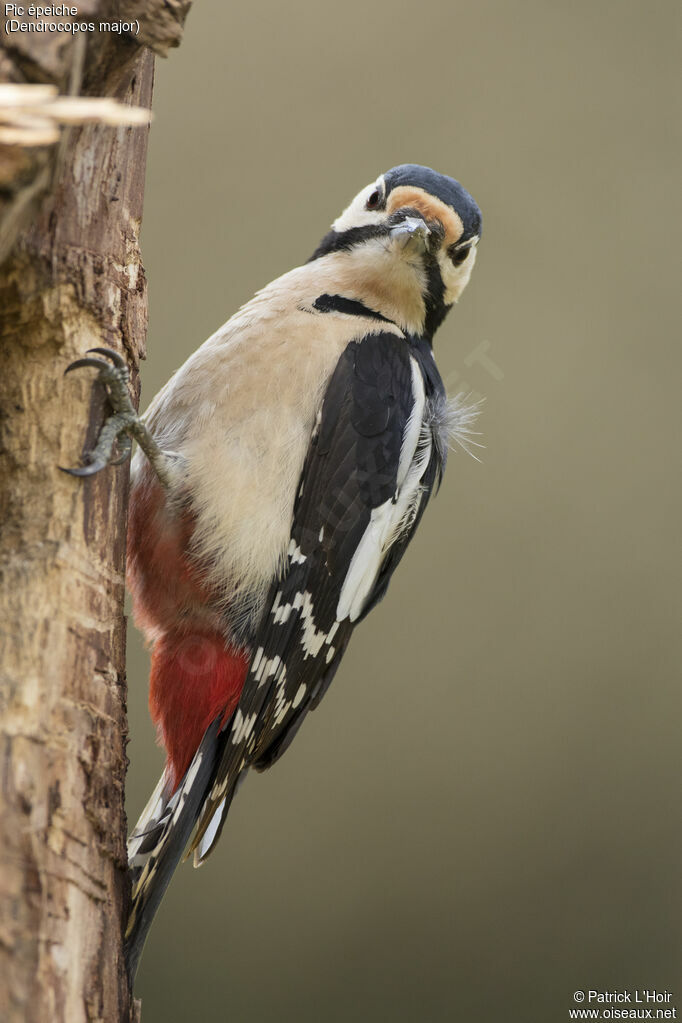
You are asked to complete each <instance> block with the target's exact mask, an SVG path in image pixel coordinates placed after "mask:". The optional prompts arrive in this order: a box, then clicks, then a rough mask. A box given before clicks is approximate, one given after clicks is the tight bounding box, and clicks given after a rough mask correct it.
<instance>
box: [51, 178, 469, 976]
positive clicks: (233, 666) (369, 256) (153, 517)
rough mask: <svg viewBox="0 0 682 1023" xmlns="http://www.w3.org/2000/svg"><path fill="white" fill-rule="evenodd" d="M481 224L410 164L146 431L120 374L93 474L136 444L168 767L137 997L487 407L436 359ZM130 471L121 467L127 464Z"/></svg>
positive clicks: (132, 581) (285, 280)
mask: <svg viewBox="0 0 682 1023" xmlns="http://www.w3.org/2000/svg"><path fill="white" fill-rule="evenodd" d="M480 235H481V215H480V212H479V209H478V207H477V205H476V203H475V202H474V200H473V199H472V198H471V196H470V195H469V194H468V193H467V192H466V191H465V190H464V188H463V187H462V186H461V185H460V184H459V183H458V182H457V181H455V180H453V179H452V178H449V177H446V176H444V175H441V174H437V173H436V172H435V171H433V170H430V169H429V168H426V167H421V166H418V165H416V164H405V165H402V166H399V167H394V168H393V169H392V170H390V171H388V172H387V173H385V174H382V175H381V176H380V177H379V178H378V179H377V180H376V181H374V182H372V183H371V184H369V185H367V187H366V188H363V189H362V191H361V192H360V193H359V194H358V195H357V196H356V197H355V198H354V199H353V200H352V202H351V203H350V205H349V206H348V207H347V208H346V209H345V210H344V212H343V213H342V214H341V215H340V216H339V217H338V218H337V220H335V221H334V223H333V225H332V228H331V230H330V231H329V233H328V234H326V235H325V236H324V238H323V239H322V241H321V242H320V244H319V245H318V247H317V249H316V250H315V251H314V253H313V255H312V256H311V258H310V259H309V260H308V261H307V262H306V263H305V264H303V265H302V266H299V267H297V268H296V269H294V270H291V271H290V272H289V273H287V274H284V276H282V277H280V278H278V279H277V280H275V281H273V282H272V283H271V284H269V285H268V286H267V287H266V288H264V289H263V290H262V291H260V292H258V293H257V294H256V296H255V297H254V298H253V299H252V300H251V301H250V302H248V303H247V304H246V305H245V306H243V307H242V308H241V309H240V310H239V311H238V312H237V313H236V314H235V315H234V316H233V317H232V318H231V319H230V320H228V322H227V323H226V324H225V325H224V326H222V327H221V328H220V329H219V330H218V331H216V333H215V334H213V336H212V337H210V338H209V339H208V340H207V341H206V342H205V343H204V344H203V345H202V346H201V347H200V348H199V349H198V350H197V351H196V352H194V354H193V355H191V356H190V357H189V359H188V360H187V362H185V364H184V365H183V366H182V367H181V368H180V369H179V370H178V371H177V372H176V373H175V375H174V376H173V377H172V378H171V379H170V380H169V382H168V383H167V384H166V386H165V387H164V388H163V389H162V390H161V391H160V392H159V394H158V395H157V396H156V397H155V398H154V400H153V401H152V403H151V405H150V407H149V410H148V412H147V414H146V416H145V417H144V420H142V419H140V418H138V417H137V415H136V414H135V411H134V409H133V407H132V404H131V402H130V398H129V395H128V390H127V370H126V368H125V364H124V362H123V360H122V359H121V358H120V356H116V353H113V352H110V351H109V350H108V349H94V350H93V351H95V352H97V353H99V354H100V355H105V356H109V357H110V358H111V360H112V363H113V365H109V363H107V362H105V361H104V360H102V359H97V358H85V359H80V360H78V361H77V362H76V363H74V364H73V365H72V366H71V367H69V368H70V369H74V368H77V367H80V366H93V365H94V366H96V367H97V368H98V369H99V373H100V378H101V380H102V381H103V382H104V383H105V385H106V387H107V390H108V394H109V399H110V401H111V404H112V406H113V408H114V415H113V416H112V418H111V420H110V421H109V422H108V423H107V424H105V426H104V427H103V430H102V433H101V435H100V438H99V441H98V444H97V447H96V449H95V451H94V452H93V454H92V456H91V459H90V462H89V464H88V465H86V466H84V467H83V468H80V469H75V470H67V471H71V472H73V473H74V474H75V475H91V474H92V473H94V472H97V471H99V470H100V469H102V468H103V467H104V466H105V465H106V464H107V463H108V462H110V455H111V451H112V448H113V446H114V442H115V440H116V439H117V438H118V439H119V442H120V443H119V447H120V448H121V456H122V457H126V456H127V454H128V453H129V450H130V438H131V437H134V438H135V439H136V440H137V441H138V443H139V448H138V450H137V452H136V454H135V457H134V459H133V463H132V472H131V493H130V517H129V539H128V566H127V572H128V583H129V587H130V590H131V592H132V595H133V603H134V614H135V618H136V620H137V622H138V624H139V625H140V626H141V627H142V629H143V630H144V632H145V634H146V636H147V638H148V639H149V640H150V642H151V650H152V653H151V678H150V695H149V700H150V709H151V715H152V718H153V720H154V722H155V723H156V725H157V728H158V733H159V737H160V740H161V742H162V744H163V746H164V747H165V750H166V754H167V763H166V767H165V770H164V773H163V775H162V777H161V779H160V780H159V783H158V785H157V788H156V790H155V791H154V793H153V795H152V797H151V799H150V801H149V803H148V805H147V807H146V809H145V810H144V812H143V813H142V816H141V817H140V820H139V821H138V823H137V825H136V827H135V829H134V831H133V833H132V834H131V837H130V841H129V858H130V870H131V874H132V882H133V890H132V891H133V894H132V899H133V901H132V909H131V913H130V919H129V922H128V929H127V934H126V941H127V957H128V966H129V971H130V975H131V977H134V974H135V969H136V966H137V962H138V959H139V956H140V953H141V950H142V946H143V944H144V941H145V938H146V934H147V931H148V929H149V926H150V924H151V920H152V917H153V915H154V913H155V911H156V909H157V907H158V905H159V903H160V901H161V898H162V896H163V894H164V892H165V890H166V888H167V886H168V883H169V881H170V878H171V875H172V873H173V871H174V870H175V867H176V866H177V864H178V862H179V861H180V858H181V856H182V854H183V852H184V850H185V848H186V847H187V846H188V845H189V849H188V853H187V855H189V854H190V853H193V854H194V862H195V865H199V864H200V863H202V862H203V861H204V860H205V859H206V857H207V856H208V854H209V852H210V851H211V849H212V848H213V847H214V846H215V843H216V841H217V840H218V837H219V835H220V832H221V829H222V827H223V823H224V821H225V817H226V814H227V812H228V809H229V806H230V803H231V801H232V799H233V797H234V794H235V791H236V789H237V786H238V784H239V782H240V781H241V780H242V779H243V778H244V776H245V774H246V772H247V771H248V770H249V768H251V767H253V768H255V769H256V770H258V771H262V770H265V769H266V768H268V767H270V766H271V765H272V764H274V763H275V761H276V760H278V759H279V757H281V755H282V754H283V753H284V751H285V750H286V749H287V747H288V746H289V744H290V743H291V741H292V739H293V737H294V736H295V734H296V732H297V731H298V729H299V728H300V726H301V724H302V722H303V720H304V718H305V717H306V715H307V713H308V712H309V711H310V710H313V709H314V708H315V707H317V705H318V704H319V702H320V700H321V699H322V697H323V696H324V694H325V693H326V691H327V689H328V688H329V685H330V683H331V681H332V679H333V677H334V674H335V672H336V670H337V668H338V665H339V662H340V660H341V658H342V656H343V653H344V651H345V649H346V647H347V645H348V642H349V640H350V636H351V633H352V632H353V629H354V628H355V626H356V625H357V623H358V622H359V621H361V620H362V619H363V618H364V617H365V615H367V613H368V612H369V611H370V610H371V609H372V608H373V607H374V606H375V605H376V604H377V602H378V601H379V600H381V598H382V597H383V596H384V594H385V592H386V588H387V586H388V583H389V580H390V578H391V575H392V573H393V571H394V570H395V568H396V566H397V565H398V562H399V561H400V559H401V558H402V556H403V553H404V552H405V549H406V547H407V545H408V543H409V541H410V539H411V537H412V535H413V534H414V531H415V529H416V527H417V525H418V523H419V521H420V519H421V516H422V513H423V511H424V508H425V506H426V504H427V502H428V500H429V497H430V495H431V493H432V491H433V490H434V489H435V488H437V486H438V485H439V483H440V480H441V477H442V473H443V470H444V468H445V462H446V455H447V451H448V446H449V444H450V443H451V441H452V440H453V438H454V439H455V440H456V441H458V442H459V443H460V444H462V446H465V447H466V446H467V441H470V440H471V427H472V423H473V420H474V418H475V415H476V413H477V409H476V408H474V407H471V406H467V404H466V402H465V401H464V400H463V398H462V396H459V397H458V398H456V399H454V400H452V401H448V399H447V397H446V393H445V389H444V386H443V383H442V381H441V378H440V375H439V373H438V370H437V368H436V364H435V361H434V355H433V349H432V340H433V335H434V333H435V331H436V330H437V328H438V327H439V326H440V324H441V323H442V321H443V319H444V317H445V316H446V314H447V312H448V310H449V309H450V307H451V306H452V305H453V303H454V302H456V301H457V299H458V298H459V296H460V294H461V293H462V290H463V289H464V287H465V286H466V284H467V282H468V280H469V277H470V275H471V271H472V268H473V265H474V261H475V259H476V247H477V244H478V241H479V238H480ZM118 460H119V461H120V460H121V459H120V458H119V459H118Z"/></svg>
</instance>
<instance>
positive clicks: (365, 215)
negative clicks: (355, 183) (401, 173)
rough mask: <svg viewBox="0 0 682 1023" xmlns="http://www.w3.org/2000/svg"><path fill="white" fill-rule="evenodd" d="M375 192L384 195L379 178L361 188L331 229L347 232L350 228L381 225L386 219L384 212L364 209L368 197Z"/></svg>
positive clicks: (383, 186) (382, 185) (384, 188)
mask: <svg viewBox="0 0 682 1023" xmlns="http://www.w3.org/2000/svg"><path fill="white" fill-rule="evenodd" d="M377 190H378V191H380V192H381V193H382V195H383V194H385V190H386V186H385V185H384V183H383V179H382V178H379V180H378V181H373V182H372V184H371V185H367V187H366V188H363V190H362V191H361V192H359V193H358V195H356V196H355V198H354V199H353V201H352V202H351V203H350V205H348V206H346V208H345V210H344V211H343V213H342V214H341V216H340V217H337V218H336V220H335V221H334V223H333V224H332V229H333V230H334V231H339V232H341V231H349V230H350V229H351V228H352V227H365V225H367V224H381V223H383V221H384V220H385V219H386V211H385V210H368V209H366V208H365V207H366V205H367V200H368V199H369V197H370V195H371V194H372V192H376V191H377Z"/></svg>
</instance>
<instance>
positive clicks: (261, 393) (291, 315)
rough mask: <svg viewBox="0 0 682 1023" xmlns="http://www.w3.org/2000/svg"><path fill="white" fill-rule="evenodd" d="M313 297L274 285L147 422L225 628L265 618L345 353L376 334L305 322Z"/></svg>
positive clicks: (310, 318) (326, 319) (367, 325)
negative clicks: (190, 514)
mask: <svg viewBox="0 0 682 1023" xmlns="http://www.w3.org/2000/svg"><path fill="white" fill-rule="evenodd" d="M317 293H319V280H318V282H317V285H316V286H315V284H314V282H312V281H311V279H310V274H309V271H308V270H307V267H302V268H298V270H296V271H292V273H291V274H287V275H286V276H285V277H284V278H280V279H279V280H278V281H276V282H274V283H273V284H272V285H270V286H269V287H268V288H267V289H265V290H264V291H263V292H261V293H259V295H257V296H256V298H255V299H253V300H252V302H250V303H249V304H248V305H247V306H245V307H243V309H241V310H240V311H239V312H238V313H237V314H236V315H235V316H234V317H233V318H232V320H230V321H228V323H227V324H225V326H224V327H222V328H221V329H220V330H219V331H217V332H216V334H214V335H213V337H211V338H209V340H208V341H207V342H205V344H204V345H202V346H201V348H199V349H198V350H197V351H196V352H195V353H194V354H193V355H192V356H191V357H190V358H189V359H188V361H187V362H186V363H185V365H184V366H183V367H182V368H181V369H180V370H179V371H178V373H176V374H175V376H174V377H173V378H172V379H171V380H170V381H169V383H168V384H167V385H166V387H165V388H164V389H163V390H162V391H161V392H160V393H159V395H157V397H156V398H155V399H154V402H153V403H152V406H151V407H150V409H149V413H148V416H147V421H148V423H149V426H150V428H151V429H152V430H153V432H154V435H155V436H156V437H157V439H158V441H159V443H160V444H161V446H162V447H163V448H165V449H170V450H173V451H175V452H177V453H178V454H179V455H181V456H182V458H183V460H184V462H185V464H186V472H185V473H184V479H183V486H184V487H185V488H186V491H187V492H188V493H189V495H190V499H191V504H192V509H193V511H194V514H195V516H196V530H195V534H194V541H193V543H194V544H195V548H196V552H197V554H198V556H199V557H200V558H201V560H202V562H203V563H204V564H205V565H206V566H207V569H208V571H209V573H210V577H211V581H212V582H213V584H214V585H215V586H216V588H217V589H218V590H219V592H220V593H221V595H222V597H223V599H224V602H225V605H226V606H227V607H229V608H230V611H231V616H232V615H234V613H235V612H236V613H237V615H238V616H239V617H241V618H250V619H253V617H254V616H257V615H258V613H259V612H260V609H261V605H262V601H263V599H264V597H265V594H266V592H267V589H268V587H269V585H270V583H271V581H272V579H273V576H274V575H275V573H277V572H278V571H279V569H280V568H281V566H282V563H283V559H284V555H285V552H286V549H287V547H288V544H289V537H290V531H291V521H292V515H293V507H294V500H295V496H296V490H297V486H298V482H299V478H300V475H301V471H302V469H303V463H304V460H305V456H306V452H307V449H308V445H309V442H310V436H311V433H312V430H313V426H314V422H315V417H316V415H317V411H318V409H319V407H320V405H321V402H322V398H323V396H324V392H325V389H326V386H327V383H328V380H329V377H330V375H331V373H332V371H333V369H334V367H335V365H336V363H337V361H338V359H339V356H340V355H341V352H342V351H343V350H344V349H345V347H346V346H347V345H348V344H349V342H350V341H352V340H353V339H354V338H356V337H359V336H361V335H363V334H364V333H367V332H370V331H372V330H374V329H377V325H376V323H375V322H374V321H372V320H370V319H367V320H364V319H363V320H359V319H358V318H357V317H354V316H348V315H343V314H338V313H316V312H308V311H307V309H310V308H311V306H312V302H313V301H314V299H315V298H316V297H317ZM380 326H381V329H383V330H384V331H385V330H386V329H387V328H388V329H393V328H392V326H389V325H388V324H386V323H381V325H380ZM394 329H395V332H396V333H397V334H400V333H401V332H400V331H399V330H398V328H394ZM240 624H241V623H240Z"/></svg>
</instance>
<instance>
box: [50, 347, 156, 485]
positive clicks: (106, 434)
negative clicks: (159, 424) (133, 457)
mask: <svg viewBox="0 0 682 1023" xmlns="http://www.w3.org/2000/svg"><path fill="white" fill-rule="evenodd" d="M89 352H97V353H98V354H99V355H104V356H106V357H107V358H108V359H110V360H111V362H105V360H104V359H94V358H85V359H76V361H75V362H72V363H71V365H70V366H68V367H67V369H66V371H65V372H66V373H70V372H71V371H72V370H74V369H81V368H83V367H85V366H92V367H94V368H95V369H97V370H98V371H99V372H98V374H97V379H98V380H99V381H100V382H101V383H103V384H104V386H105V388H106V392H107V397H108V399H109V404H110V405H111V407H112V409H113V413H112V415H110V416H109V417H108V419H106V420H105V422H104V425H103V426H102V428H101V430H100V432H99V436H98V438H97V443H96V445H95V447H94V449H93V450H92V451H90V452H88V463H87V465H84V466H82V467H81V468H79V469H67V468H64V467H63V466H61V465H60V466H59V468H60V469H61V470H62V472H67V473H69V474H70V475H71V476H94V474H95V473H97V472H100V470H102V469H105V468H106V467H107V465H121V464H122V463H123V462H125V460H126V459H127V458H129V457H130V452H131V450H132V446H133V440H136V441H137V443H138V444H139V445H140V447H141V448H142V450H143V451H144V453H145V455H146V456H147V458H148V459H149V461H150V463H151V466H152V468H153V469H154V471H155V472H156V474H157V476H158V477H159V479H160V480H161V482H162V483H163V485H164V486H165V487H169V486H170V484H171V467H170V459H169V458H168V457H167V456H166V454H165V452H164V451H162V450H161V448H160V447H159V445H158V444H157V443H156V441H155V440H154V438H153V437H152V435H151V433H150V432H149V430H148V429H147V427H146V426H145V424H144V422H143V421H142V419H141V418H140V416H139V415H138V413H137V411H136V410H135V407H134V405H133V403H132V401H131V398H130V392H129V391H128V382H129V379H130V373H129V371H128V366H127V364H126V361H125V359H124V358H123V356H121V355H119V353H118V352H115V351H113V350H112V349H111V348H90V349H89ZM114 446H116V447H117V448H118V455H117V457H115V458H112V453H113V450H114Z"/></svg>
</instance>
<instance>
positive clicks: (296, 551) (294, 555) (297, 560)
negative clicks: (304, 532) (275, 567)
mask: <svg viewBox="0 0 682 1023" xmlns="http://www.w3.org/2000/svg"><path fill="white" fill-rule="evenodd" d="M287 554H288V555H289V557H290V558H291V560H292V562H293V564H294V565H302V564H303V562H304V561H306V556H305V554H304V553H303V551H302V550H301V548H300V547H299V546H298V544H297V543H296V541H295V540H292V541H291V543H290V544H289V550H288V551H287Z"/></svg>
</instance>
